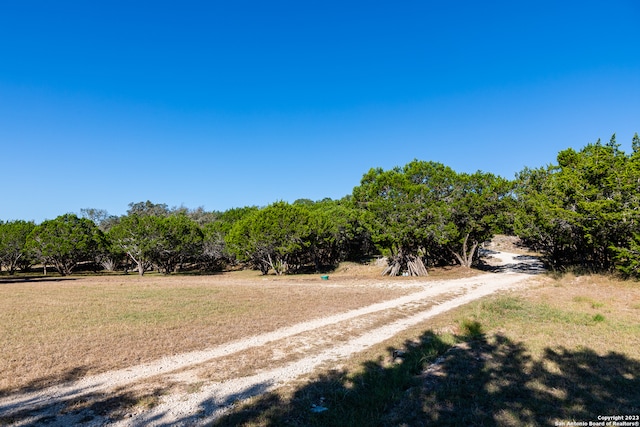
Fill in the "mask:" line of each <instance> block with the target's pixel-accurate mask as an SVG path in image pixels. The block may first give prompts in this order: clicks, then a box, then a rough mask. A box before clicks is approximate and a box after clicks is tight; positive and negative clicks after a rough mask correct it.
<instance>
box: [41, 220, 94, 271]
mask: <svg viewBox="0 0 640 427" xmlns="http://www.w3.org/2000/svg"><path fill="white" fill-rule="evenodd" d="M103 240H104V235H103V234H102V232H101V231H100V230H99V229H98V227H96V225H95V224H94V223H93V222H92V221H91V220H89V219H86V218H79V217H78V216H77V215H75V214H65V215H61V216H59V217H57V218H55V219H52V220H46V221H43V222H42V223H41V224H40V225H38V226H37V227H35V228H34V229H33V231H32V232H31V234H30V235H29V246H30V247H31V248H32V249H33V250H34V252H35V253H36V254H37V256H38V257H39V258H40V259H42V261H43V262H44V263H45V265H46V264H52V265H53V266H54V267H55V268H56V270H58V272H59V273H60V274H61V275H63V276H66V275H69V274H71V273H72V271H73V269H74V268H75V267H76V266H77V265H78V263H80V262H83V261H91V262H93V261H94V260H95V258H96V255H97V254H98V253H99V251H100V248H101V246H102V245H103Z"/></svg>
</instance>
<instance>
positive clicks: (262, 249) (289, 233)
mask: <svg viewBox="0 0 640 427" xmlns="http://www.w3.org/2000/svg"><path fill="white" fill-rule="evenodd" d="M310 236H311V224H310V213H309V209H308V208H307V207H304V206H302V205H295V204H294V205H292V204H289V203H286V202H276V203H273V204H271V205H269V206H267V207H265V208H262V209H259V210H257V211H255V212H252V213H250V214H249V215H247V216H246V217H244V218H243V219H242V220H240V221H238V222H236V223H235V224H234V225H233V227H232V229H231V230H230V232H229V234H228V235H227V238H226V243H227V246H228V248H229V250H230V251H231V252H232V253H233V254H234V255H235V256H236V257H237V258H238V259H239V260H241V261H246V262H249V263H250V264H251V265H253V266H254V267H255V268H257V269H259V270H260V271H261V272H262V273H263V274H267V273H268V272H269V270H271V269H272V270H273V271H275V272H276V274H283V273H287V272H292V271H296V270H297V269H299V268H300V267H301V266H302V265H303V264H304V263H305V261H306V259H307V258H306V257H307V256H308V248H309V246H310V245H311V238H310Z"/></svg>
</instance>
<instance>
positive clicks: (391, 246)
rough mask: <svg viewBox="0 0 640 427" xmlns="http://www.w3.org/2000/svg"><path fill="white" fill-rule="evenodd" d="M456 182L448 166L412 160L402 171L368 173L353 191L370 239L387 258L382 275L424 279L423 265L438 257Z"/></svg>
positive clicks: (374, 171)
mask: <svg viewBox="0 0 640 427" xmlns="http://www.w3.org/2000/svg"><path fill="white" fill-rule="evenodd" d="M455 179H456V174H455V172H454V171H453V170H452V169H451V168H449V167H446V166H444V165H442V164H440V163H436V162H423V161H418V160H414V161H413V162H411V163H409V164H407V165H406V166H404V167H403V168H400V167H395V168H393V169H391V170H387V171H385V170H383V169H381V168H377V169H371V170H370V171H369V172H368V173H366V174H365V175H364V177H363V178H362V180H361V183H360V185H359V186H358V187H356V188H354V189H353V201H354V203H355V204H356V205H357V206H359V207H360V208H361V209H363V210H364V212H365V220H366V221H367V223H368V225H369V228H370V230H371V234H372V239H373V241H374V242H375V243H376V245H378V246H379V247H380V249H381V250H382V251H383V253H385V254H387V255H388V256H389V268H388V269H387V270H385V273H388V274H390V275H398V274H400V273H401V272H403V271H406V272H408V273H409V274H410V275H426V274H427V269H426V265H425V262H426V263H427V264H428V263H435V262H437V261H439V260H440V259H441V258H442V256H443V250H442V245H443V244H444V243H446V237H447V235H448V230H447V227H450V226H451V224H449V223H447V222H445V221H444V216H445V215H446V203H447V201H448V200H449V197H450V196H451V193H452V191H453V188H454V183H455Z"/></svg>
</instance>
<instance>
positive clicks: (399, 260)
mask: <svg viewBox="0 0 640 427" xmlns="http://www.w3.org/2000/svg"><path fill="white" fill-rule="evenodd" d="M403 270H404V272H406V273H407V274H408V275H409V276H428V275H429V273H428V271H427V267H425V265H424V262H423V261H422V258H421V257H420V256H416V255H413V254H405V252H404V251H403V250H402V249H400V250H399V251H398V253H397V254H396V255H395V256H393V257H391V258H390V259H389V265H388V266H387V268H385V269H384V271H383V272H382V275H383V276H384V275H387V274H388V275H389V276H398V275H399V274H400V273H402V272H403Z"/></svg>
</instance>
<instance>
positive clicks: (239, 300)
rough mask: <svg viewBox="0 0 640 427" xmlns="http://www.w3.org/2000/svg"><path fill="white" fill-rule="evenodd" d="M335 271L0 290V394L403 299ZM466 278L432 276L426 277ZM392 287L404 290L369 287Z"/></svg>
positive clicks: (350, 271) (21, 285)
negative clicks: (325, 275)
mask: <svg viewBox="0 0 640 427" xmlns="http://www.w3.org/2000/svg"><path fill="white" fill-rule="evenodd" d="M381 269H382V267H381V266H376V265H371V266H362V265H359V264H355V263H353V264H345V265H343V266H341V268H340V269H338V270H337V271H336V272H335V273H333V274H331V276H330V280H329V281H323V280H320V278H319V275H302V276H295V277H293V276H285V277H276V276H260V275H259V274H257V273H256V272H252V271H239V272H233V273H229V274H221V275H216V276H159V275H158V276H155V275H149V276H144V277H142V278H140V277H137V276H134V275H127V276H125V275H118V276H113V275H112V276H96V277H79V278H78V277H76V278H71V279H69V280H57V279H54V280H51V279H53V278H49V279H48V280H46V281H45V280H36V279H33V280H30V281H23V282H15V281H11V282H7V283H0V325H1V326H0V328H1V329H0V342H2V346H1V347H0V371H1V372H3V375H2V377H1V378H0V393H6V392H9V391H12V390H16V389H20V388H40V387H44V386H46V385H50V384H52V383H57V382H61V381H65V380H72V379H77V378H79V377H81V376H84V375H90V374H96V373H99V372H104V371H108V370H112V369H119V368H124V367H128V366H132V365H136V364H139V363H144V362H149V361H152V360H155V359H158V358H160V357H162V356H165V355H172V354H178V353H183V352H188V351H192V350H201V349H205V348H208V347H212V346H215V345H219V344H222V343H225V342H229V341H232V340H236V339H239V338H242V337H247V336H250V335H256V334H259V333H262V332H267V331H272V330H275V329H277V328H279V327H283V326H288V325H291V324H294V323H297V322H301V321H306V320H310V319H314V318H318V317H323V316H328V315H331V314H335V313H339V312H343V311H346V310H350V309H354V308H358V307H362V306H366V305H369V304H372V303H375V302H379V301H382V300H386V299H391V298H394V297H397V296H400V295H403V294H406V293H408V292H410V291H411V290H412V289H411V288H412V287H411V286H410V283H411V280H410V279H408V278H396V279H389V278H384V279H383V278H382V277H381V276H380V271H381ZM468 274H472V273H469V272H468V271H462V270H461V269H450V270H442V271H439V272H438V273H437V274H434V275H433V277H432V278H433V279H442V278H455V277H459V276H461V275H468ZM383 281H384V282H386V283H391V284H394V283H397V284H398V285H401V284H407V285H408V286H406V287H404V286H372V285H371V284H376V283H377V284H380V283H382V282H383Z"/></svg>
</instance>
